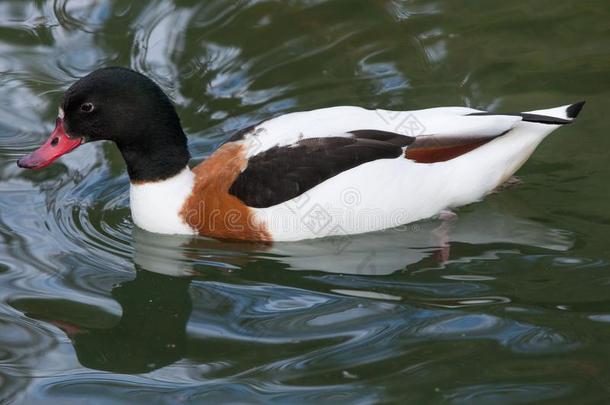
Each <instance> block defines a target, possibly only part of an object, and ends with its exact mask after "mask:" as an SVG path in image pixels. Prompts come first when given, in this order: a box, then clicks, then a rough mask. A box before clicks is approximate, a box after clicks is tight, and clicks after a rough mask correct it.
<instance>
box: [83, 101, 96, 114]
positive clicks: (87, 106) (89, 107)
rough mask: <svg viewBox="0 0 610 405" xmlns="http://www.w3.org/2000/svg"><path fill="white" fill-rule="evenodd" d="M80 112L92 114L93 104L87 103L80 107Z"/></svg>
mask: <svg viewBox="0 0 610 405" xmlns="http://www.w3.org/2000/svg"><path fill="white" fill-rule="evenodd" d="M80 110H81V111H83V112H87V113H88V112H91V111H93V104H91V103H85V104H83V105H81V106H80Z"/></svg>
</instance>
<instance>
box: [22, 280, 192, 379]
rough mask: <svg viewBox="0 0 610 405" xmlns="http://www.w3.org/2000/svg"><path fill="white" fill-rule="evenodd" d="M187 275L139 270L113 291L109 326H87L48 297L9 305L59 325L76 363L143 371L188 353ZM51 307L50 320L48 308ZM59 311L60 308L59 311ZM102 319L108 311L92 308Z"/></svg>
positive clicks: (126, 370)
mask: <svg viewBox="0 0 610 405" xmlns="http://www.w3.org/2000/svg"><path fill="white" fill-rule="evenodd" d="M190 282H191V280H190V279H188V278H179V277H170V276H166V275H162V274H157V273H152V272H148V271H138V272H137V275H136V278H135V279H133V280H130V281H127V282H124V283H122V284H120V285H119V286H117V287H115V288H114V289H113V290H112V297H113V298H114V299H115V300H116V301H117V302H118V303H119V304H120V305H121V308H122V310H123V313H122V315H121V317H120V319H119V320H118V323H116V324H115V325H114V326H112V327H108V328H100V327H89V326H85V325H83V324H82V323H85V322H82V320H81V321H77V320H73V319H71V314H70V313H69V311H68V312H66V311H65V309H66V308H67V307H68V308H69V307H70V306H72V305H74V306H79V308H78V311H75V313H77V312H80V313H82V311H83V308H82V304H79V303H70V302H68V303H66V302H65V301H62V304H61V305H58V304H55V303H54V302H52V301H50V302H46V300H35V299H34V300H27V299H24V300H19V301H16V302H13V303H12V304H13V306H15V307H16V308H18V309H20V310H23V311H24V312H25V313H26V314H27V315H28V316H30V317H33V318H39V319H43V320H45V321H47V322H50V323H53V324H54V325H56V326H57V327H59V328H60V329H62V330H63V331H64V332H65V333H66V335H68V336H69V337H70V339H71V340H72V344H73V345H74V349H75V351H76V355H77V357H78V360H79V362H80V363H81V364H82V365H83V366H85V367H88V368H92V369H97V370H107V371H114V372H119V373H128V374H131V373H144V372H148V371H152V370H155V369H157V368H160V367H163V366H166V365H169V364H172V363H174V362H175V361H177V360H179V359H181V358H182V357H183V356H184V354H185V351H186V324H187V322H188V319H189V317H190V314H191V307H192V304H191V298H190V296H189V294H188V286H189V284H190ZM53 308H55V310H56V312H58V313H55V314H52V315H51V316H52V317H53V318H50V315H49V312H50V310H52V309H53ZM61 309H63V311H61ZM94 311H95V312H98V314H97V315H93V314H92V315H91V316H97V317H99V318H101V319H104V318H107V317H108V314H107V313H106V312H104V311H103V310H102V309H97V308H95V309H94Z"/></svg>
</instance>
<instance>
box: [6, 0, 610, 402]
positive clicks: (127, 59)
mask: <svg viewBox="0 0 610 405" xmlns="http://www.w3.org/2000/svg"><path fill="white" fill-rule="evenodd" d="M609 22H610V5H609V4H608V2H607V1H575V0H574V1H562V2H559V1H513V2H498V1H495V2H491V1H474V0H473V1H448V0H447V1H398V0H396V1H380V0H366V1H365V0H358V1H356V0H351V1H341V0H336V1H324V0H290V1H263V0H259V1H254V0H252V1H194V0H173V1H172V0H159V1H151V2H136V1H133V2H129V1H124V0H74V1H67V0H56V1H43V0H37V1H25V0H12V1H8V0H7V1H2V2H0V72H1V73H0V155H1V156H2V159H1V160H0V236H1V237H2V242H1V244H0V403H2V404H4V403H7V404H13V403H15V404H61V405H64V404H83V403H91V404H102V403H104V404H105V403H107V404H138V403H144V404H176V403H211V402H232V403H270V402H276V403H307V404H310V403H333V404H342V403H362V404H367V403H391V402H393V403H412V404H424V403H449V404H477V403H481V404H488V403H495V404H511V403H527V402H535V403H552V404H562V403H566V404H572V403H578V404H584V403H607V402H608V401H610V366H609V360H610V345H609V343H610V298H609V297H610V251H609V249H608V231H610V213H609V210H608V208H609V207H610V206H609V202H610V195H609V194H610V193H609V189H610V188H609V186H608V179H609V178H610V165H609V164H608V156H609V153H608V151H609V150H610V133H608V124H607V122H608V118H607V117H608V108H609V107H610V103H609V102H608V96H609V95H610V90H609V89H610V23H609ZM108 65H122V66H131V67H132V68H134V69H137V70H139V71H141V72H144V73H146V74H147V75H149V76H150V77H152V78H153V79H154V80H156V81H157V82H158V83H159V84H160V85H161V86H162V87H163V89H164V90H165V91H166V92H167V93H168V94H169V95H170V96H171V97H172V99H173V100H174V102H175V104H176V106H177V109H178V111H179V113H180V115H181V117H182V120H183V123H184V125H185V130H186V132H187V133H188V134H189V137H190V147H191V151H192V154H193V156H194V162H193V163H196V162H198V161H200V160H201V159H202V158H204V157H205V156H207V155H209V154H210V153H211V151H212V150H213V149H214V148H215V146H217V145H218V144H219V143H220V142H222V141H223V140H225V139H226V138H228V137H229V136H230V135H231V134H232V132H233V131H236V130H238V129H240V128H243V127H245V126H247V125H249V124H253V123H256V122H258V121H260V120H262V119H266V118H269V117H272V116H275V115H278V114H281V113H286V112H291V111H298V110H304V109H312V108H319V107H326V106H332V105H342V104H355V105H361V106H364V107H380V108H381V107H383V108H387V109H417V108H424V107H431V106H440V105H467V106H472V107H475V108H481V109H491V110H496V111H500V110H504V111H522V110H529V109H536V108H544V107H552V106H556V105H562V104H568V103H571V102H576V101H579V100H581V99H584V100H587V105H586V106H585V108H584V110H583V112H582V113H581V116H580V117H579V118H578V121H577V123H575V124H573V125H570V126H566V127H564V128H561V129H560V130H558V131H557V132H555V133H553V135H552V136H550V137H549V138H548V139H547V140H545V142H544V143H543V144H542V145H541V146H540V147H539V149H538V150H537V152H536V153H535V154H534V155H533V157H532V158H531V159H530V161H529V162H528V163H527V164H526V165H525V166H524V167H523V168H522V169H521V170H520V172H519V177H520V178H521V180H522V183H521V184H519V185H516V186H513V187H510V188H508V189H506V190H504V191H502V192H500V193H497V194H493V195H491V196H489V197H488V198H486V199H485V201H483V202H481V203H477V204H473V205H471V206H468V207H464V208H462V209H460V210H458V215H459V219H458V220H457V221H454V222H452V223H449V224H442V223H440V222H439V221H436V220H431V221H425V222H422V223H418V224H411V225H408V226H406V227H403V228H401V229H399V230H391V231H386V232H380V233H377V234H371V235H362V236H358V237H355V238H353V239H351V240H350V241H349V244H347V245H346V246H339V247H338V246H337V245H336V244H333V243H330V242H327V241H311V242H300V243H294V244H280V245H276V246H273V247H271V248H270V247H268V246H260V245H255V244H236V243H226V242H218V241H212V240H205V239H197V240H186V239H183V238H176V237H167V236H158V235H152V234H148V233H146V232H143V231H140V230H138V229H134V228H133V224H132V221H131V217H130V213H129V207H128V179H127V176H126V174H125V172H124V164H123V162H122V160H121V158H120V155H119V153H118V151H117V149H116V148H115V147H114V146H112V145H109V144H104V145H103V144H90V145H85V146H83V147H82V148H79V150H78V151H76V152H74V153H73V154H71V155H69V156H66V157H63V158H61V159H60V161H59V162H58V163H56V164H54V165H52V166H50V167H49V168H47V169H46V170H43V171H24V170H21V169H19V168H17V166H16V165H15V161H16V159H17V158H18V157H19V156H21V155H23V154H25V153H27V152H30V151H32V150H33V149H34V148H36V146H37V145H39V144H40V143H41V142H42V141H43V140H44V139H45V138H46V136H47V135H48V133H49V132H50V130H51V129H52V126H53V123H54V118H55V116H56V114H57V106H58V103H59V100H60V97H61V92H62V91H63V90H64V89H65V88H67V87H68V86H69V85H70V84H71V83H72V82H74V81H75V80H76V79H77V78H78V77H80V76H83V75H84V74H86V73H88V72H90V71H91V70H93V69H96V68H98V67H102V66H108ZM446 241H448V246H443V245H444V242H446Z"/></svg>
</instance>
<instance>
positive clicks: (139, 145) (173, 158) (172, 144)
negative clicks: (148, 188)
mask: <svg viewBox="0 0 610 405" xmlns="http://www.w3.org/2000/svg"><path fill="white" fill-rule="evenodd" d="M179 132H180V133H176V134H173V135H172V136H167V135H166V136H159V135H157V134H149V136H146V137H142V138H140V139H141V141H138V142H133V143H130V144H121V143H117V146H118V147H119V150H120V151H121V154H122V155H123V159H124V160H125V163H126V164H127V173H128V174H129V180H130V181H131V183H132V184H133V183H149V182H158V181H162V180H167V179H171V178H172V177H174V176H176V175H178V174H179V173H180V172H182V170H183V169H184V168H185V167H186V166H187V164H188V161H189V159H190V157H191V155H190V154H189V151H188V147H187V143H186V136H185V135H184V133H183V132H182V130H181V129H180V131H179Z"/></svg>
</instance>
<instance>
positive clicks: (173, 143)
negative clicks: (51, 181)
mask: <svg viewBox="0 0 610 405" xmlns="http://www.w3.org/2000/svg"><path fill="white" fill-rule="evenodd" d="M102 140H108V141H112V142H114V143H116V145H117V146H118V148H119V150H120V151H121V154H122V155H123V158H124V159H125V162H126V164H127V170H128V173H129V177H130V179H131V181H132V182H133V181H136V182H137V181H140V182H144V181H156V180H162V179H165V178H168V177H171V176H173V175H174V174H176V173H179V172H180V171H181V170H183V169H184V168H185V166H186V165H187V163H188V160H189V157H190V155H189V153H188V148H187V142H186V136H185V135H184V132H183V130H182V126H181V125H180V119H179V117H178V114H177V113H176V110H175V109H174V107H173V105H172V103H171V101H170V100H169V98H168V97H167V96H166V95H165V94H164V93H163V91H162V90H161V89H160V88H159V86H157V85H156V84H155V83H154V82H153V81H152V80H150V79H149V78H147V77H146V76H144V75H142V74H140V73H137V72H134V71H133V70H130V69H126V68H119V67H111V68H103V69H99V70H96V71H94V72H93V73H91V74H89V75H87V76H85V77H83V78H82V79H80V80H79V81H77V82H76V83H74V84H73V85H72V86H71V87H70V88H69V89H68V90H67V91H66V93H65V94H64V97H63V101H62V102H61V104H60V107H59V114H58V116H57V120H56V122H55V129H54V130H53V132H52V133H51V136H50V137H49V139H48V140H47V141H46V142H45V143H44V144H43V145H42V146H41V147H40V148H38V149H37V150H36V151H34V152H33V153H31V154H29V155H27V156H24V157H23V158H21V159H19V161H18V162H17V164H18V165H19V167H23V168H28V169H40V168H43V167H46V166H48V165H49V164H51V163H52V162H53V161H54V160H56V159H57V158H59V157H60V156H62V155H64V154H66V153H69V152H71V151H73V150H74V149H76V148H78V147H79V146H80V145H82V144H83V143H85V142H94V141H102Z"/></svg>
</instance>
